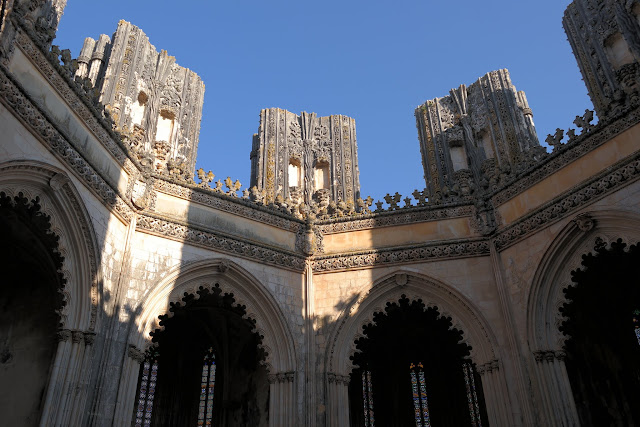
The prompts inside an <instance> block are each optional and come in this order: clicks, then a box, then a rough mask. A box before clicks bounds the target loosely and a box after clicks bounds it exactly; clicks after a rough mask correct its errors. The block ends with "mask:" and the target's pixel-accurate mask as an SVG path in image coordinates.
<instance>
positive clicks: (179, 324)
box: [136, 285, 269, 426]
mask: <svg viewBox="0 0 640 427" xmlns="http://www.w3.org/2000/svg"><path fill="white" fill-rule="evenodd" d="M160 319H161V320H160V324H161V325H162V329H159V330H156V331H154V332H153V334H152V335H153V341H154V343H155V344H156V346H155V347H154V348H153V349H152V351H153V353H154V354H153V358H154V362H157V382H156V385H155V396H154V397H155V399H154V400H153V406H152V411H151V415H152V418H151V425H158V426H159V425H221V426H222V425H252V426H266V425H268V420H269V418H268V415H269V414H268V410H269V408H268V406H269V382H268V379H267V369H266V367H265V366H263V365H262V364H261V362H263V361H264V357H265V352H264V350H263V349H262V348H260V344H261V341H262V338H261V336H260V335H259V334H258V333H256V332H255V329H254V323H255V321H254V320H253V319H251V318H248V317H247V313H246V311H245V308H244V307H243V306H240V305H237V304H235V299H234V296H233V294H230V293H223V292H222V291H221V289H220V286H219V285H215V286H213V287H211V288H208V287H207V288H205V287H201V288H200V289H199V290H198V291H196V293H195V294H187V295H185V296H184V297H183V298H182V304H173V305H172V307H171V308H170V310H169V313H167V314H165V315H162V316H160ZM141 375H142V377H144V375H145V372H144V369H143V372H142V373H141ZM145 380H146V379H145V378H141V382H142V381H145ZM142 397H143V398H144V397H147V396H142ZM147 400H148V399H147ZM140 409H141V411H140V412H141V413H140V414H136V416H137V417H138V418H139V420H137V422H136V425H138V424H140V425H143V424H144V423H143V422H141V419H140V418H141V417H142V418H144V415H146V414H144V410H142V408H140Z"/></svg>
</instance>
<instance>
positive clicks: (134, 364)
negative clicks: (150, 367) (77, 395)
mask: <svg viewBox="0 0 640 427" xmlns="http://www.w3.org/2000/svg"><path fill="white" fill-rule="evenodd" d="M143 361H144V352H143V351H142V350H140V349H139V348H137V347H136V346H135V345H133V344H129V348H128V350H127V357H125V359H124V366H123V367H122V371H121V375H122V377H121V379H120V386H119V388H118V398H117V401H116V409H115V413H114V415H113V425H116V426H124V425H129V424H131V419H132V417H133V407H134V405H135V398H136V386H137V385H138V376H139V374H140V364H141V363H142V362H143Z"/></svg>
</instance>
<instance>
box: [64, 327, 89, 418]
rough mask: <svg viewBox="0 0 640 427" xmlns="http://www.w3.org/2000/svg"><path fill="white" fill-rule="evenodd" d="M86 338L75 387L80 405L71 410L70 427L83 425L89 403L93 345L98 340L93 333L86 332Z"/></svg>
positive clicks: (84, 336)
mask: <svg viewBox="0 0 640 427" xmlns="http://www.w3.org/2000/svg"><path fill="white" fill-rule="evenodd" d="M83 338H84V354H83V357H82V365H81V369H80V372H81V374H80V376H79V378H78V380H77V382H76V384H75V386H74V388H75V390H76V392H75V393H76V394H77V396H76V398H75V399H76V401H77V402H78V404H76V405H74V406H73V408H71V414H70V418H69V423H68V425H72V426H78V425H81V424H82V419H83V417H84V414H85V404H86V401H87V388H88V387H89V381H90V380H91V362H92V360H93V343H94V342H95V339H96V333H95V332H93V331H86V332H84V334H83Z"/></svg>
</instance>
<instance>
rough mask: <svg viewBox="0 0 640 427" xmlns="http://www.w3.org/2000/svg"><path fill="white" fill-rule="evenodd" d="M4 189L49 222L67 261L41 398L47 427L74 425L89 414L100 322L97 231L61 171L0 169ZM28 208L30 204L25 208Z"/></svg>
mask: <svg viewBox="0 0 640 427" xmlns="http://www.w3.org/2000/svg"><path fill="white" fill-rule="evenodd" d="M0 190H1V191H2V192H3V193H4V195H5V197H6V198H8V199H12V200H15V201H16V202H18V200H22V201H26V204H27V205H29V206H31V209H36V210H37V211H38V213H39V214H41V215H43V218H46V222H47V224H48V225H47V228H48V231H47V232H48V233H51V235H52V236H55V239H56V248H55V250H56V251H57V252H59V254H60V256H61V257H62V262H61V267H60V270H59V271H60V273H61V276H62V281H63V286H62V287H61V288H60V289H59V291H60V292H61V293H62V295H61V297H62V300H63V304H62V308H61V309H60V310H59V312H58V315H59V324H57V325H53V326H52V325H50V326H52V327H53V330H54V331H55V330H56V329H57V330H58V333H57V341H58V343H57V345H56V346H55V350H54V355H53V358H52V361H51V368H50V370H49V373H48V378H47V379H46V383H47V386H46V391H45V393H44V394H43V396H42V399H43V400H44V402H45V403H44V405H43V407H44V410H43V412H42V413H41V414H40V417H39V418H40V422H41V423H42V424H75V423H78V422H80V420H81V419H82V416H83V415H84V405H85V401H86V397H87V390H86V386H85V385H84V384H86V383H87V382H88V378H87V375H88V371H87V370H86V369H80V367H82V366H85V364H86V363H88V361H89V360H90V359H91V354H92V344H93V341H94V339H95V332H94V331H95V328H96V324H97V322H98V319H99V314H100V310H99V304H100V300H101V298H100V294H101V279H100V273H99V270H98V267H97V266H98V265H99V253H98V251H97V245H96V240H95V232H94V230H93V226H92V223H91V220H90V217H89V215H88V212H87V210H86V207H85V205H84V202H83V200H82V198H81V196H80V194H79V192H78V190H77V189H76V188H75V186H74V184H73V183H72V181H71V179H70V178H69V176H68V175H67V174H66V173H65V172H64V171H62V170H60V169H57V168H55V167H52V166H50V165H48V164H44V163H41V162H38V161H33V160H20V161H11V162H6V163H3V164H0ZM25 206H26V205H25Z"/></svg>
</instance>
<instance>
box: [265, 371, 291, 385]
mask: <svg viewBox="0 0 640 427" xmlns="http://www.w3.org/2000/svg"><path fill="white" fill-rule="evenodd" d="M294 377H295V372H293V371H290V372H278V373H276V374H268V375H267V380H268V381H269V384H276V383H281V384H282V383H292V382H293V378H294Z"/></svg>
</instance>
